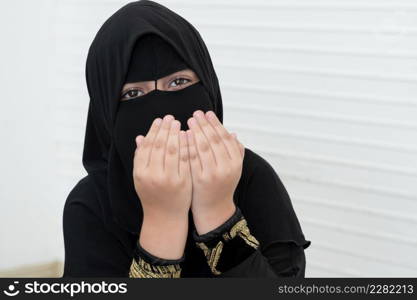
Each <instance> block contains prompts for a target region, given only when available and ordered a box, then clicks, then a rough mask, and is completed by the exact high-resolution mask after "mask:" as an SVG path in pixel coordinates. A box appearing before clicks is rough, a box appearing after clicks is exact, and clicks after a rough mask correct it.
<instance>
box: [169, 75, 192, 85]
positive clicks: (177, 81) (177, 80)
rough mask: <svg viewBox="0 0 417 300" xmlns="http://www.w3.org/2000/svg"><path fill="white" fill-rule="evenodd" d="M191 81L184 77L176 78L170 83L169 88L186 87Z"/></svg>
mask: <svg viewBox="0 0 417 300" xmlns="http://www.w3.org/2000/svg"><path fill="white" fill-rule="evenodd" d="M190 81H191V80H189V79H187V78H183V77H178V78H175V79H174V80H173V81H171V82H170V83H169V87H178V86H181V85H184V84H186V83H189V82H190Z"/></svg>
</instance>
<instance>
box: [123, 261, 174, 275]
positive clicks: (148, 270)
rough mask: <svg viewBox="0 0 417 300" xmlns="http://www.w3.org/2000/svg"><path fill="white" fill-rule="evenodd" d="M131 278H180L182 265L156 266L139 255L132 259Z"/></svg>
mask: <svg viewBox="0 0 417 300" xmlns="http://www.w3.org/2000/svg"><path fill="white" fill-rule="evenodd" d="M129 277H130V278H180V277H181V267H180V265H178V264H175V265H166V266H155V265H152V264H150V263H148V262H146V261H144V260H143V259H142V258H140V257H139V259H138V261H136V259H133V260H132V264H131V265H130V270H129Z"/></svg>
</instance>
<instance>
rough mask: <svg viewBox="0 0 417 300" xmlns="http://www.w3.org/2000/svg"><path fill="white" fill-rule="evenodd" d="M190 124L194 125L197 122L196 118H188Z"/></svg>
mask: <svg viewBox="0 0 417 300" xmlns="http://www.w3.org/2000/svg"><path fill="white" fill-rule="evenodd" d="M188 124H189V125H192V126H194V125H195V124H196V120H195V119H194V118H190V119H188Z"/></svg>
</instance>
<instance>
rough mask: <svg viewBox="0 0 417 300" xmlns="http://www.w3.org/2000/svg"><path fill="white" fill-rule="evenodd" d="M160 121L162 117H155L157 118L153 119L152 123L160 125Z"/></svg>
mask: <svg viewBox="0 0 417 300" xmlns="http://www.w3.org/2000/svg"><path fill="white" fill-rule="evenodd" d="M161 122H162V119H161V118H157V119H155V121H154V124H155V125H160V124H161Z"/></svg>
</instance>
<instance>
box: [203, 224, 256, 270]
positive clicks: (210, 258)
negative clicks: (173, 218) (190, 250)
mask: <svg viewBox="0 0 417 300" xmlns="http://www.w3.org/2000/svg"><path fill="white" fill-rule="evenodd" d="M236 236H238V237H240V238H242V239H243V240H244V241H245V243H246V244H248V245H249V246H251V247H253V248H255V249H257V248H258V247H259V241H258V240H257V239H256V238H255V237H254V236H253V235H252V234H251V233H250V230H249V227H248V226H247V222H246V219H245V218H244V217H242V218H241V219H240V220H239V221H238V222H236V224H235V225H233V227H232V228H231V229H230V230H229V231H228V232H226V233H224V234H223V235H222V237H223V240H224V241H225V242H227V241H229V240H231V239H233V238H235V237H236ZM196 245H197V247H199V248H200V249H202V250H203V252H204V255H205V257H206V258H207V262H208V265H209V267H210V269H211V272H212V273H213V274H215V275H220V274H221V272H220V271H219V270H217V268H216V267H217V263H218V262H219V259H220V256H221V253H222V250H223V246H224V242H223V241H219V242H218V243H217V244H216V246H215V247H214V248H211V249H210V248H208V247H207V245H206V244H205V243H203V242H196Z"/></svg>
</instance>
